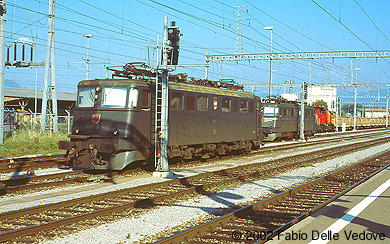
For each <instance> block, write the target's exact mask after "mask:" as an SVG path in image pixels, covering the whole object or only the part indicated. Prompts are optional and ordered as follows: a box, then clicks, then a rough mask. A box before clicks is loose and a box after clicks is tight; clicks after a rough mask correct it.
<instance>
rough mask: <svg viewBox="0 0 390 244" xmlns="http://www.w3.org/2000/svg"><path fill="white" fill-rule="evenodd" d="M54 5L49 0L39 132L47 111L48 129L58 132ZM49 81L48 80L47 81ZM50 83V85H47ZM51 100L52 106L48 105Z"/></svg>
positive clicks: (54, 2) (43, 126) (43, 128)
mask: <svg viewBox="0 0 390 244" xmlns="http://www.w3.org/2000/svg"><path fill="white" fill-rule="evenodd" d="M55 6H56V0H49V21H48V24H49V26H48V36H47V46H46V62H45V78H44V80H43V97H42V108H41V113H42V115H41V133H45V131H46V122H47V113H49V116H48V118H49V121H50V122H49V123H50V130H51V129H53V131H54V132H55V133H57V132H58V117H57V91H56V57H55V48H54V47H55V41H54V40H55ZM49 81H50V82H49ZM49 83H50V85H49ZM50 101H52V106H50Z"/></svg>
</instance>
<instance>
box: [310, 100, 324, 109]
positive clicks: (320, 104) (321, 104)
mask: <svg viewBox="0 0 390 244" xmlns="http://www.w3.org/2000/svg"><path fill="white" fill-rule="evenodd" d="M313 106H322V107H324V108H328V104H327V103H326V102H325V101H324V100H316V101H315V102H314V103H313Z"/></svg>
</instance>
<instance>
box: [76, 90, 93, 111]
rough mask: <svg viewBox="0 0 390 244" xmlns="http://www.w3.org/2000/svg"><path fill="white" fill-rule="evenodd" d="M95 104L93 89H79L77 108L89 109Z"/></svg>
mask: <svg viewBox="0 0 390 244" xmlns="http://www.w3.org/2000/svg"><path fill="white" fill-rule="evenodd" d="M94 103H95V87H80V89H79V96H78V98H77V106H78V107H80V108H91V107H93V105H94Z"/></svg>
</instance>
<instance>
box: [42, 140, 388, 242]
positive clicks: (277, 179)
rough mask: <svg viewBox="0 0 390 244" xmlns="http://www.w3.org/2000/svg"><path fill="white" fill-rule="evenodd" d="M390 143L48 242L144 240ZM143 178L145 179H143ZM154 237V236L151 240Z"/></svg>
mask: <svg viewBox="0 0 390 244" xmlns="http://www.w3.org/2000/svg"><path fill="white" fill-rule="evenodd" d="M389 147H390V143H386V144H383V145H380V146H376V147H373V148H370V149H366V150H362V151H359V152H354V153H351V154H349V155H346V156H342V157H339V158H335V159H332V160H328V161H326V162H323V163H318V164H315V165H314V166H313V167H303V168H299V169H296V170H292V171H289V172H286V173H283V174H281V175H277V176H274V177H271V178H269V179H267V180H259V181H256V182H253V183H249V184H244V185H241V186H239V187H237V188H235V189H228V190H224V191H222V192H219V193H217V194H214V195H212V196H200V197H197V198H193V199H190V200H187V201H183V202H180V203H178V204H176V205H173V206H165V207H160V208H158V209H154V210H151V211H149V212H147V213H146V214H144V215H141V216H137V217H131V218H128V219H123V220H120V221H117V222H115V223H111V224H103V225H101V226H99V227H97V228H92V229H89V230H83V231H80V232H78V233H74V234H72V235H69V236H65V237H63V238H57V239H55V240H51V241H47V242H45V243H51V244H55V243H93V244H97V243H132V242H137V241H140V242H145V241H148V239H146V240H145V239H144V238H146V237H148V236H149V237H150V236H152V235H155V234H157V233H161V232H166V231H167V230H169V229H171V228H175V227H176V226H180V225H183V224H185V223H188V222H191V221H196V219H199V218H203V217H206V216H208V215H209V214H211V213H213V212H215V211H216V210H219V209H221V208H226V207H229V206H232V205H235V204H239V203H244V202H248V201H252V200H254V199H256V198H258V197H260V196H263V195H266V194H269V193H271V192H272V191H274V190H278V189H283V188H285V187H288V186H291V185H293V184H296V183H298V182H300V181H302V180H305V179H308V178H311V177H313V176H319V175H321V174H323V173H325V172H327V171H331V170H334V169H335V168H337V167H341V166H344V165H346V164H350V163H353V162H357V161H359V160H361V159H364V158H367V157H369V156H371V155H373V154H376V153H379V152H381V151H385V150H387V149H389ZM141 180H142V179H141ZM149 241H151V240H149Z"/></svg>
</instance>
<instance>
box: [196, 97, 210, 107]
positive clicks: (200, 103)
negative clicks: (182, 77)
mask: <svg viewBox="0 0 390 244" xmlns="http://www.w3.org/2000/svg"><path fill="white" fill-rule="evenodd" d="M197 108H198V111H207V110H208V109H209V98H208V97H207V96H204V95H199V96H198V100H197Z"/></svg>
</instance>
